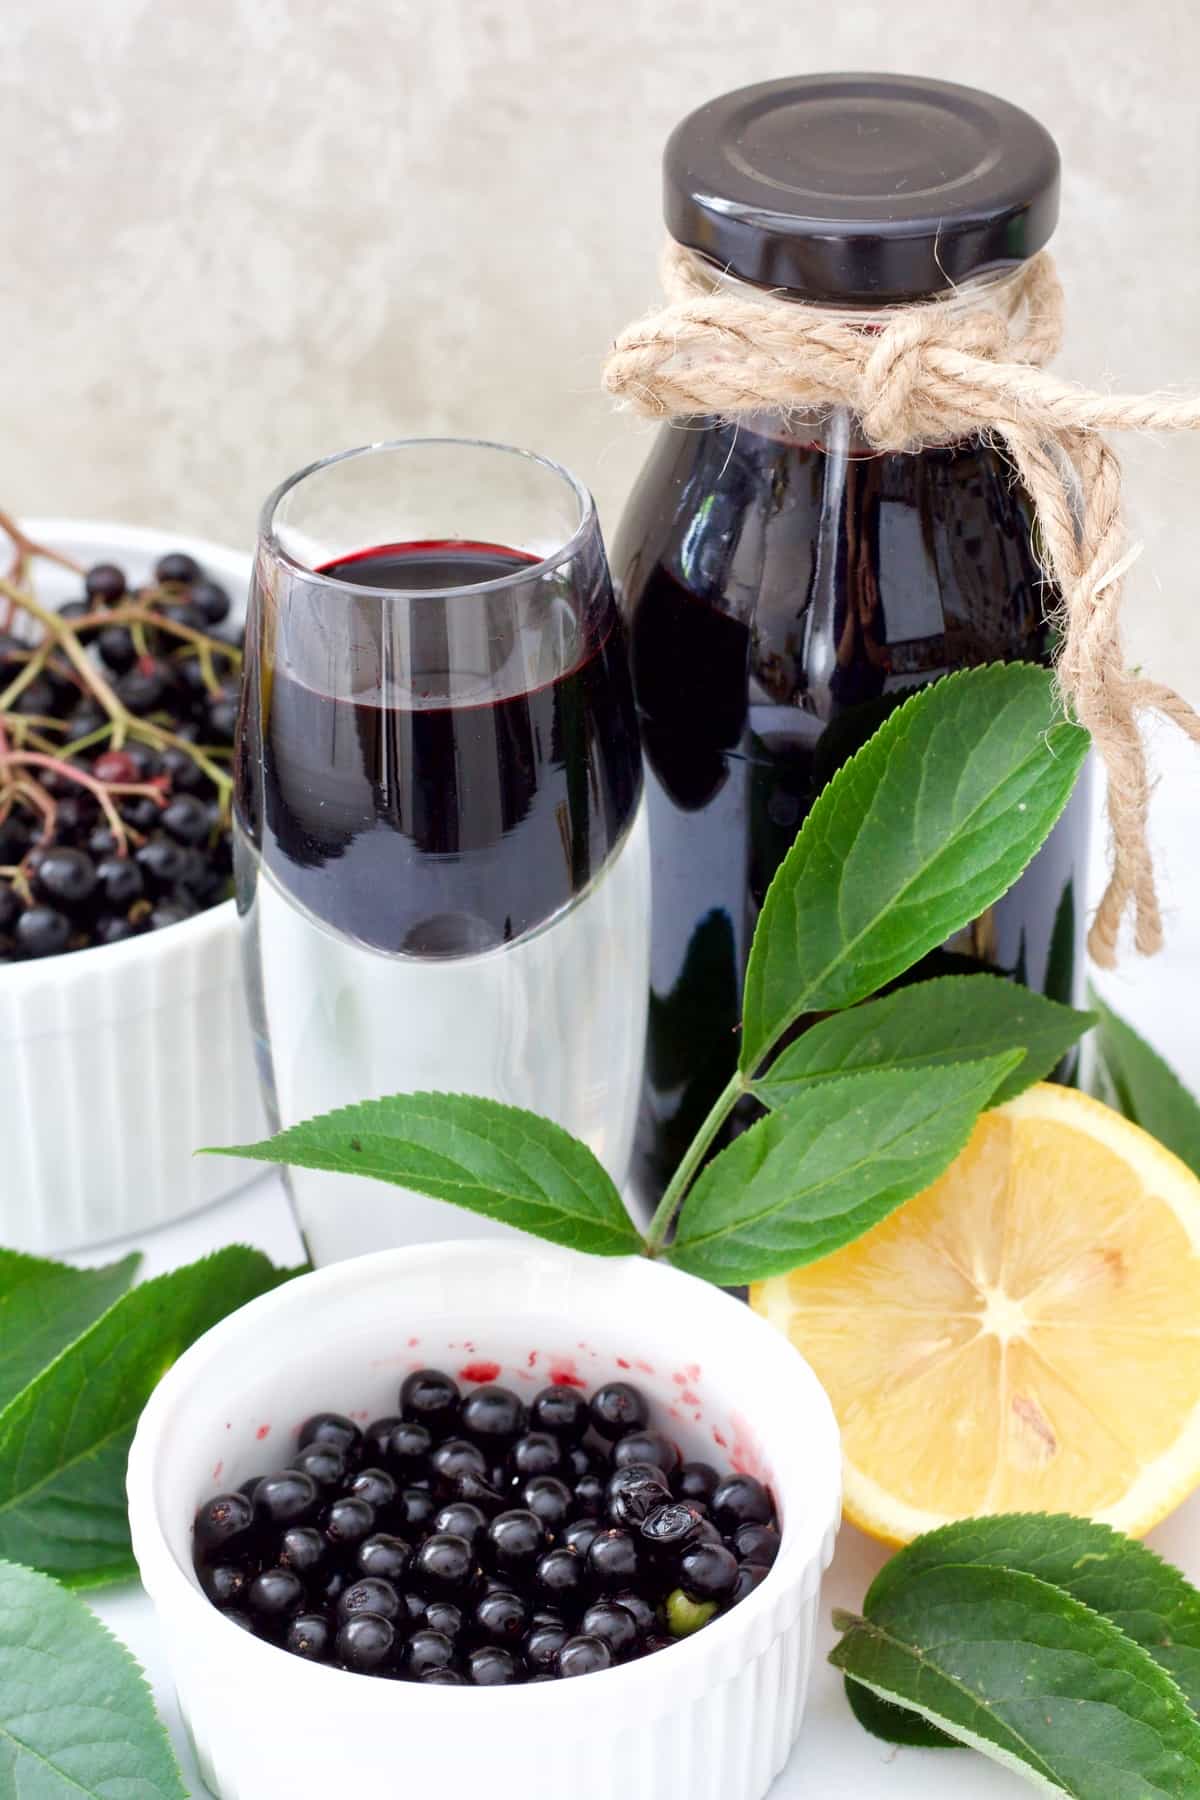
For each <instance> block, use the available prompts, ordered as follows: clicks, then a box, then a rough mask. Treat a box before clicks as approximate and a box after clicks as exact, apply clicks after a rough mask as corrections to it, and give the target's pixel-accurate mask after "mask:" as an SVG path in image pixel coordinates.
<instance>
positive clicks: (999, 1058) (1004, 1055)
mask: <svg viewBox="0 0 1200 1800" xmlns="http://www.w3.org/2000/svg"><path fill="white" fill-rule="evenodd" d="M1022 1055H1023V1053H1022V1052H1021V1051H1019V1050H1001V1051H997V1053H996V1054H995V1055H994V1056H971V1057H965V1058H964V1059H963V1061H962V1062H959V1063H954V1064H952V1065H950V1066H951V1067H953V1068H956V1069H977V1068H983V1067H985V1066H986V1065H987V1064H989V1063H993V1064H995V1065H997V1067H996V1084H995V1085H996V1087H998V1086H999V1085H1000V1083H1001V1081H1003V1080H1004V1078H1005V1076H1006V1075H1009V1074H1011V1073H1012V1071H1013V1069H1015V1068H1016V1067H1017V1066H1018V1064H1019V1063H1020V1061H1021V1058H1022ZM913 1073H914V1071H913V1070H912V1069H891V1068H886V1069H853V1070H851V1071H849V1072H848V1073H846V1074H844V1075H834V1076H831V1077H830V1078H829V1080H828V1081H823V1082H821V1083H820V1086H822V1087H825V1088H828V1087H833V1086H838V1087H842V1086H845V1087H852V1086H854V1085H855V1084H856V1083H857V1084H861V1083H863V1082H866V1081H881V1080H883V1081H887V1080H890V1079H891V1078H892V1077H893V1076H897V1077H907V1076H911V1075H912V1074H913ZM752 1085H753V1084H752ZM992 1092H993V1093H994V1092H995V1087H994V1088H993V1089H992ZM791 1106H795V1107H796V1109H797V1115H798V1116H799V1114H800V1111H801V1108H802V1106H803V1101H802V1099H801V1098H800V1097H799V1096H798V1097H797V1099H796V1100H793V1101H790V1102H789V1104H788V1106H782V1107H778V1108H775V1109H774V1110H773V1113H772V1115H771V1116H772V1117H774V1118H776V1119H778V1118H782V1117H783V1116H784V1115H785V1114H786V1113H787V1112H788V1110H789V1108H790V1107H791ZM767 1123H768V1120H767V1119H757V1120H756V1121H755V1123H754V1124H753V1125H751V1126H749V1127H748V1129H747V1130H746V1131H744V1132H742V1133H741V1134H740V1136H739V1137H738V1139H737V1140H736V1141H737V1142H738V1143H741V1142H742V1141H743V1140H744V1139H745V1138H748V1137H752V1136H753V1135H754V1134H755V1133H756V1132H761V1131H762V1128H763V1126H765V1125H766V1124H767ZM968 1135H969V1133H968ZM964 1141H965V1140H964ZM960 1148H961V1147H960ZM866 1154H867V1155H870V1154H871V1153H870V1152H869V1151H868V1152H867V1153H866ZM955 1154H958V1152H955ZM715 1160H716V1159H714V1161H715ZM953 1160H954V1157H953V1156H951V1158H950V1162H953ZM758 1166H759V1167H761V1166H762V1159H761V1158H760V1160H759V1165H758ZM854 1166H855V1167H858V1166H859V1165H857V1164H856V1165H854ZM947 1166H949V1164H947ZM709 1167H712V1165H711V1164H710V1165H709ZM755 1173H756V1174H757V1169H756V1170H755ZM851 1173H853V1170H848V1171H847V1174H851ZM751 1179H753V1177H752V1178H751ZM838 1179H839V1180H844V1179H845V1176H839V1177H838ZM913 1197H914V1196H911V1195H910V1196H909V1198H913ZM690 1199H691V1194H690V1193H689V1195H688V1196H687V1199H685V1200H684V1203H683V1206H682V1208H681V1209H680V1214H679V1222H678V1223H677V1225H676V1231H677V1232H678V1229H679V1223H681V1222H682V1220H683V1218H684V1217H685V1215H686V1212H687V1205H688V1200H690ZM896 1204H897V1205H898V1206H903V1205H905V1204H906V1202H905V1201H903V1200H899V1201H897V1203H896ZM782 1209H783V1207H782V1203H781V1204H780V1205H779V1206H775V1207H772V1208H771V1209H770V1210H771V1212H780V1211H782ZM764 1216H765V1215H764V1214H763V1213H755V1214H749V1213H743V1214H742V1215H741V1217H740V1218H738V1219H737V1220H736V1222H735V1223H734V1224H732V1225H730V1226H729V1227H727V1228H725V1229H723V1230H721V1231H709V1232H703V1233H701V1234H700V1235H699V1236H698V1237H689V1238H687V1239H686V1240H685V1242H686V1246H687V1247H688V1248H689V1249H690V1248H691V1247H692V1246H693V1245H695V1244H704V1243H708V1242H709V1241H710V1240H711V1239H713V1238H719V1237H727V1236H728V1235H729V1234H730V1232H732V1231H735V1230H740V1229H742V1228H743V1227H744V1226H745V1225H747V1224H748V1223H753V1222H754V1221H755V1220H757V1219H759V1218H762V1217H764ZM886 1216H889V1215H885V1217H886ZM879 1222H880V1221H879V1220H875V1221H874V1223H875V1224H878V1223H879ZM867 1229H870V1227H868V1228H867ZM849 1241H850V1242H854V1241H855V1240H854V1239H851V1240H849ZM813 1260H814V1261H815V1260H818V1259H816V1258H814V1259H813ZM755 1279H756V1280H757V1279H760V1278H759V1277H755Z"/></svg>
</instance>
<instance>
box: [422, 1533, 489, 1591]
mask: <svg viewBox="0 0 1200 1800" xmlns="http://www.w3.org/2000/svg"><path fill="white" fill-rule="evenodd" d="M474 1572H475V1554H474V1551H473V1550H472V1548H471V1545H470V1544H469V1543H468V1541H467V1539H466V1538H464V1537H459V1536H458V1534H457V1532H453V1531H435V1532H434V1533H433V1535H432V1536H431V1537H427V1538H426V1539H425V1542H424V1543H423V1544H422V1545H421V1548H420V1549H419V1550H418V1551H417V1554H416V1558H415V1560H414V1562H413V1578H414V1580H415V1581H416V1583H417V1585H418V1587H420V1588H422V1589H423V1590H424V1591H425V1592H426V1593H428V1594H437V1595H441V1594H448V1595H454V1594H459V1593H461V1592H462V1590H463V1589H464V1588H465V1587H466V1586H467V1583H468V1582H469V1581H470V1579H471V1577H472V1575H473V1574H474Z"/></svg>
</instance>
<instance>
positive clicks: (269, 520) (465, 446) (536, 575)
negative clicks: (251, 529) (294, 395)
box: [258, 436, 596, 600]
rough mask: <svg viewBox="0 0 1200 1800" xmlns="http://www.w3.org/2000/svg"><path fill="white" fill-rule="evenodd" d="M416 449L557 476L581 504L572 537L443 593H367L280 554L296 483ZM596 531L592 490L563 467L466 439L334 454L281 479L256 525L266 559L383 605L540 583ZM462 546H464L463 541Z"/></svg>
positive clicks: (388, 441)
mask: <svg viewBox="0 0 1200 1800" xmlns="http://www.w3.org/2000/svg"><path fill="white" fill-rule="evenodd" d="M416 449H425V450H431V449H456V450H490V451H495V452H496V453H497V454H498V455H501V456H515V457H518V458H520V460H521V461H522V462H527V463H536V464H537V465H538V466H539V467H540V468H542V469H545V470H547V471H548V472H549V473H550V474H551V475H554V476H557V477H558V479H559V480H560V481H561V482H562V483H563V485H564V486H566V487H568V488H569V489H570V490H571V492H572V493H573V494H574V496H575V498H576V500H577V502H578V504H579V522H578V524H577V525H576V526H575V529H574V530H573V531H572V533H571V535H570V537H568V538H566V539H564V541H563V542H562V543H561V544H559V545H557V546H556V547H555V548H554V549H553V550H552V551H550V553H549V555H547V556H544V557H540V558H539V559H538V561H536V562H531V563H528V564H523V565H522V566H521V568H520V569H519V570H515V571H514V572H513V573H512V574H511V575H498V576H495V577H493V579H492V580H490V581H471V582H463V583H456V584H455V585H454V586H451V587H441V588H396V587H368V586H366V585H365V584H364V583H362V582H358V581H344V580H343V579H342V578H341V576H338V575H327V574H326V573H325V572H324V570H322V569H313V568H310V567H309V565H308V564H307V563H303V562H301V561H300V560H299V559H298V558H297V557H295V556H293V555H291V553H290V552H289V551H288V550H286V549H285V548H284V546H283V545H282V544H281V543H280V541H279V537H278V535H277V533H276V530H275V521H276V514H277V513H278V510H279V507H280V505H281V503H282V502H283V500H284V499H285V498H286V496H287V495H288V494H290V493H291V492H292V490H293V489H294V488H297V487H299V486H300V483H301V482H303V481H307V480H308V478H309V476H310V475H318V474H320V472H321V471H322V470H323V469H331V468H334V467H335V466H336V465H337V464H338V463H343V462H350V461H352V460H354V459H356V458H358V457H361V456H374V455H376V454H377V453H378V452H380V451H384V450H416ZM595 525H596V502H595V500H594V499H593V498H592V494H591V491H590V489H588V488H587V487H585V486H584V484H583V482H582V481H580V480H579V478H578V476H576V475H573V474H572V473H571V471H570V469H568V468H567V467H566V465H565V464H564V463H560V462H555V460H554V458H553V457H550V456H543V455H542V454H541V453H540V452H539V451H536V450H522V449H521V448H520V446H519V445H517V444H501V443H499V442H497V441H496V440H495V439H493V438H469V437H453V436H445V437H407V438H380V439H378V440H376V441H375V442H374V443H370V444H355V445H353V446H352V447H351V448H350V449H349V450H335V451H334V453H333V454H332V455H331V456H319V457H317V458H316V459H315V460H314V461H313V462H310V463H306V464H305V465H304V467H303V468H302V469H297V470H296V471H295V472H294V473H293V474H291V475H288V476H286V477H285V479H284V480H283V481H281V482H280V483H279V485H278V487H275V488H272V490H271V492H270V493H269V494H268V495H267V498H266V499H265V500H264V502H263V505H262V510H261V512H260V513H259V522H258V543H259V548H260V549H262V548H263V547H266V548H267V549H268V550H269V552H270V554H271V555H272V556H273V557H274V558H275V559H276V560H277V561H278V562H280V563H282V564H284V565H285V566H286V567H287V568H289V569H292V570H294V571H295V572H296V573H297V574H300V575H305V576H309V577H312V578H314V579H315V580H317V581H320V582H321V583H323V584H324V586H326V587H328V588H340V589H342V590H343V591H344V592H345V593H347V594H353V595H357V596H358V597H359V598H360V599H361V597H362V596H363V595H364V594H373V595H376V596H377V597H379V598H380V599H387V600H446V599H450V598H453V597H455V596H458V595H463V594H486V593H494V592H496V591H497V590H498V589H501V588H510V587H512V586H514V585H515V584H516V583H517V582H524V581H532V580H539V579H541V578H542V577H543V576H545V575H548V574H550V573H551V572H552V571H553V570H554V569H556V568H558V567H559V566H560V565H561V564H562V563H565V562H569V561H570V559H571V557H572V556H574V555H576V554H577V553H578V551H579V549H580V547H581V546H582V544H583V543H584V541H585V539H586V538H587V537H588V536H589V535H590V534H591V532H592V530H593V529H594V528H595ZM463 541H464V542H466V541H468V540H466V539H464V540H463Z"/></svg>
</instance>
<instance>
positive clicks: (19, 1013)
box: [0, 519, 266, 1254]
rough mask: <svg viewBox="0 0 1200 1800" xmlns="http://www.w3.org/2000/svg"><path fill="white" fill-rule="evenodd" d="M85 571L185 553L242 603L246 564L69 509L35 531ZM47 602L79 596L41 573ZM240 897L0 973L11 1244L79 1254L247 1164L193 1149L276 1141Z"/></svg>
mask: <svg viewBox="0 0 1200 1800" xmlns="http://www.w3.org/2000/svg"><path fill="white" fill-rule="evenodd" d="M26 529H27V531H28V532H29V533H30V535H31V536H32V537H34V538H36V539H37V540H38V541H39V542H41V543H44V544H47V545H50V546H51V547H53V548H54V549H57V550H62V551H64V552H65V553H66V554H67V555H69V556H72V557H74V558H75V559H76V561H78V562H80V563H82V564H83V565H84V566H85V567H86V566H87V565H89V564H91V563H95V562H101V561H112V562H116V563H118V564H120V566H121V567H122V568H123V569H124V570H125V572H126V574H127V576H128V577H129V578H130V580H131V581H134V582H141V581H144V580H146V579H148V578H149V576H150V575H151V572H152V570H153V566H154V563H155V561H156V560H157V558H158V557H160V556H161V555H162V554H163V553H164V552H165V551H167V550H186V551H187V552H188V553H189V554H190V555H192V556H194V557H195V558H196V560H197V561H198V562H199V563H200V564H201V566H202V567H203V568H204V570H205V573H206V574H208V575H211V576H212V577H213V579H214V580H215V581H218V582H220V583H221V584H222V585H223V586H224V587H226V588H227V589H228V590H229V594H230V598H231V599H232V601H233V604H234V608H235V616H236V614H238V613H240V612H241V611H243V610H244V607H245V601H246V588H247V584H248V581H249V577H250V567H251V560H250V558H249V557H248V556H246V555H244V554H243V553H242V552H240V551H236V550H228V549H225V548H223V547H222V546H221V545H219V544H211V543H208V542H207V541H205V540H204V539H202V538H190V537H182V536H179V535H178V534H177V533H175V532H162V531H146V530H140V529H138V528H137V527H134V526H126V525H107V524H98V523H93V522H89V521H83V520H73V519H34V520H30V521H28V522H27V524H26ZM35 576H36V581H37V591H38V594H39V596H40V597H41V598H42V599H43V600H46V601H48V602H49V603H50V604H52V605H57V604H58V603H59V602H60V601H62V600H64V599H67V598H69V597H72V596H74V595H75V594H77V593H78V592H79V590H80V580H79V577H78V576H74V575H71V574H70V573H69V572H68V571H67V570H65V569H59V568H58V567H57V566H56V565H54V564H52V563H45V562H42V563H39V564H38V565H37V568H36V571H35ZM265 1129H266V1127H265V1123H264V1119H263V1114H262V1110H261V1104H260V1100H259V1089H258V1079H257V1076H256V1073H255V1065H254V1056H253V1051H252V1047H251V1037H250V1027H249V1022H248V1020H247V1016H246V1004H245V1000H244V998H243V994H242V984H241V968H240V963H239V954H238V938H237V917H236V912H235V909H234V904H233V901H232V900H228V901H225V902H223V903H222V904H221V905H220V906H214V907H210V908H209V909H208V910H207V911H206V912H202V913H199V914H197V916H196V917H195V918H193V919H187V920H185V921H183V923H181V924H179V925H172V926H169V927H168V928H167V929H166V930H164V931H157V932H153V933H150V934H148V935H147V936H145V937H140V938H133V939H130V940H129V942H127V943H124V944H107V945H100V946H97V947H96V948H94V949H91V950H78V951H74V952H72V953H70V954H69V955H66V956H52V957H46V958H45V959H43V960H40V961H36V962H27V963H10V964H6V965H5V966H4V967H3V968H0V1143H3V1145H4V1157H5V1168H4V1180H3V1182H0V1244H6V1245H8V1246H10V1247H12V1248H15V1249H19V1250H28V1251H33V1252H36V1253H40V1254H53V1253H55V1252H58V1251H63V1250H73V1249H79V1248H81V1247H83V1246H85V1245H89V1244H99V1243H104V1242H106V1241H107V1240H109V1239H112V1238H118V1237H125V1236H127V1235H128V1234H130V1233H132V1232H137V1231H145V1230H147V1229H149V1228H152V1227H154V1226H156V1225H163V1224H166V1223H167V1222H168V1221H170V1220H172V1219H176V1218H181V1217H183V1216H184V1215H186V1214H187V1213H190V1212H195V1211H197V1210H198V1209H199V1208H200V1207H202V1206H205V1205H207V1204H208V1203H209V1202H210V1201H213V1200H216V1199H219V1198H220V1197H221V1195H222V1194H226V1193H229V1192H230V1191H231V1190H232V1189H234V1188H236V1187H238V1186H240V1185H241V1184H242V1183H244V1182H245V1181H246V1180H247V1179H248V1177H249V1175H250V1174H251V1173H252V1172H253V1165H252V1164H246V1163H236V1162H235V1163H230V1162H229V1161H228V1160H227V1159H226V1158H224V1157H214V1156H196V1155H194V1152H195V1150H196V1149H197V1148H198V1147H199V1146H200V1145H202V1144H237V1143H250V1142H253V1141H254V1139H255V1138H258V1137H261V1136H263V1135H264V1134H265Z"/></svg>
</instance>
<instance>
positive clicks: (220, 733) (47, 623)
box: [0, 519, 263, 1253]
mask: <svg viewBox="0 0 1200 1800" xmlns="http://www.w3.org/2000/svg"><path fill="white" fill-rule="evenodd" d="M44 552H49V553H50V554H45V553H44ZM56 559H61V560H56ZM6 564H7V565H11V567H9V568H8V569H7V572H6V587H5V590H4V591H3V592H0V733H2V735H0V1066H2V1067H3V1070H4V1078H3V1081H0V1137H2V1138H3V1141H4V1144H5V1146H6V1171H5V1172H6V1180H5V1182H4V1183H3V1184H2V1186H0V1243H4V1244H6V1245H10V1246H13V1247H15V1248H18V1249H22V1250H26V1251H31V1252H35V1253H38V1252H41V1253H45V1252H58V1251H63V1250H69V1249H73V1248H77V1247H80V1246H83V1245H88V1244H97V1243H103V1242H105V1241H107V1240H110V1239H113V1238H118V1237H123V1236H125V1235H126V1234H128V1233H131V1232H135V1231H142V1230H145V1229H147V1228H148V1227H153V1226H155V1225H158V1224H163V1223H166V1222H167V1221H168V1220H170V1219H173V1218H176V1217H179V1216H181V1215H183V1214H185V1213H188V1212H191V1211H194V1210H196V1209H197V1208H199V1207H201V1206H203V1205H205V1204H207V1203H208V1202H210V1201H212V1200H214V1199H216V1198H218V1197H219V1196H220V1195H221V1194H223V1193H226V1192H228V1191H229V1190H230V1188H231V1187H234V1186H237V1185H238V1183H239V1181H240V1180H242V1179H244V1178H245V1171H244V1165H237V1164H234V1165H232V1174H231V1170H230V1168H229V1167H226V1168H222V1166H221V1163H220V1162H219V1161H218V1159H215V1158H208V1157H196V1156H195V1155H194V1152H195V1150H196V1149H197V1148H198V1147H199V1146H201V1145H204V1144H211V1143H222V1142H224V1143H228V1142H234V1143H237V1142H248V1141H253V1139H254V1138H255V1137H256V1136H258V1135H260V1134H261V1131H262V1129H263V1119H262V1115H261V1111H260V1102H259V1098H258V1083H257V1078H256V1072H255V1065H254V1056H253V1050H252V1045H251V1037H250V1029H249V1024H248V1021H247V1017H246V1010H245V1002H244V1000H243V996H242V990H241V980H240V969H239V959H238V946H237V919H236V913H235V908H234V903H233V900H232V898H231V897H230V896H231V893H232V879H231V861H230V839H229V797H230V792H231V761H232V742H233V734H234V724H235V720H236V710H237V698H238V691H239V688H240V679H241V655H240V640H241V630H242V621H243V618H244V613H245V600H246V589H247V585H248V581H249V576H250V568H251V559H250V558H249V557H248V556H246V555H244V554H242V553H241V552H239V551H234V550H230V549H226V548H224V547H223V546H221V545H218V544H212V543H209V542H207V541H204V540H202V539H196V538H188V537H180V536H177V535H176V534H175V533H168V532H160V531H151V530H144V529H138V528H136V527H132V526H124V525H112V524H103V523H94V522H89V521H82V520H70V519H67V520H60V519H50V520H37V521H31V522H29V523H28V524H26V525H24V526H23V527H21V528H20V531H19V533H18V535H16V536H15V537H12V536H10V535H9V532H8V530H7V529H6V530H5V531H3V532H0V571H3V570H5V567H6ZM14 587H15V588H16V589H17V590H18V591H19V592H20V594H22V595H23V596H24V602H23V603H22V602H21V601H20V600H17V599H16V597H15V596H14V594H13V592H12V591H11V590H12V589H13V588H14Z"/></svg>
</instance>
